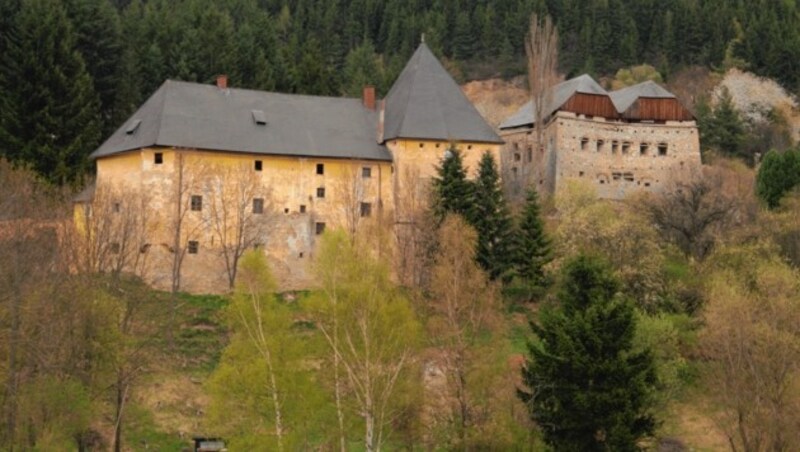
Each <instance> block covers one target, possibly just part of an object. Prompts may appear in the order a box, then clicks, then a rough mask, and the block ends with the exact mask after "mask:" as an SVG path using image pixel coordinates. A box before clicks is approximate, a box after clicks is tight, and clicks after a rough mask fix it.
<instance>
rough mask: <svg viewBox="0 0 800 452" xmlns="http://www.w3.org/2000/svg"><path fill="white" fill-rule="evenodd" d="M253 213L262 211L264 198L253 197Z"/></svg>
mask: <svg viewBox="0 0 800 452" xmlns="http://www.w3.org/2000/svg"><path fill="white" fill-rule="evenodd" d="M253 213H255V214H262V213H264V198H253Z"/></svg>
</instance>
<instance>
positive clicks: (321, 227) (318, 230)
mask: <svg viewBox="0 0 800 452" xmlns="http://www.w3.org/2000/svg"><path fill="white" fill-rule="evenodd" d="M315 228H316V233H317V235H320V234H322V233H323V232H325V223H317V224H316V225H315Z"/></svg>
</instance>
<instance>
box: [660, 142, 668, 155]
mask: <svg viewBox="0 0 800 452" xmlns="http://www.w3.org/2000/svg"><path fill="white" fill-rule="evenodd" d="M658 155H659V156H661V157H664V156H666V155H667V143H659V145H658Z"/></svg>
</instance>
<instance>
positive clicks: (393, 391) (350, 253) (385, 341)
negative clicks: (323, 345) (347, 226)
mask: <svg viewBox="0 0 800 452" xmlns="http://www.w3.org/2000/svg"><path fill="white" fill-rule="evenodd" d="M316 266H317V273H318V275H319V279H320V281H321V285H322V290H321V293H320V295H319V296H317V297H314V298H313V299H312V300H310V302H309V303H310V306H309V308H310V311H311V312H312V313H313V315H314V321H315V324H316V325H317V328H319V330H320V332H321V333H322V335H323V337H324V338H325V341H326V342H327V344H328V348H329V350H330V355H331V357H332V359H331V362H332V367H333V368H332V369H330V370H331V371H332V372H333V374H334V376H333V378H334V380H335V381H334V392H335V394H334V397H335V399H336V407H337V414H338V418H339V428H340V431H339V446H340V448H342V449H344V448H345V443H346V437H345V434H346V433H345V431H344V426H345V424H346V421H345V419H344V418H345V416H346V415H348V406H353V407H354V408H355V412H354V413H353V414H355V415H356V416H358V418H360V420H361V421H362V422H363V428H364V430H363V431H364V434H363V442H364V448H365V449H366V450H367V451H377V450H380V449H381V447H382V445H383V443H384V441H385V439H386V436H387V434H388V433H387V432H386V429H387V427H388V426H389V424H390V423H391V421H392V419H393V418H394V416H395V415H397V414H398V413H399V406H398V404H397V397H398V391H399V389H398V388H399V387H400V386H401V384H402V381H403V380H404V378H405V377H406V374H407V373H408V371H409V370H410V365H411V360H412V358H413V352H414V348H415V345H416V342H417V338H418V335H419V324H418V322H417V320H416V318H415V315H414V312H413V311H412V309H411V305H410V303H409V302H408V300H406V298H405V297H403V296H402V294H401V293H400V291H399V290H398V288H397V287H396V286H394V284H393V283H392V281H391V279H390V277H389V271H388V268H387V266H386V265H385V264H384V263H382V262H380V261H378V260H377V259H376V258H375V257H374V256H373V255H372V254H370V253H369V252H364V251H362V250H361V249H359V248H357V247H356V246H354V245H353V244H352V242H350V240H349V239H348V238H347V236H346V234H344V233H342V232H341V231H332V232H330V233H326V234H325V235H324V236H323V238H322V242H321V244H320V248H319V253H318V257H317V262H316ZM326 371H327V369H326Z"/></svg>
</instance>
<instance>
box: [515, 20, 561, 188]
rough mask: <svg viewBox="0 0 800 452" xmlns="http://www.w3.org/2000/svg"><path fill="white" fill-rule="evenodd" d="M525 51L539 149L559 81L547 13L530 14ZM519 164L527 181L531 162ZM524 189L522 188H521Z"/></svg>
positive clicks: (554, 31) (555, 43) (555, 39)
mask: <svg viewBox="0 0 800 452" xmlns="http://www.w3.org/2000/svg"><path fill="white" fill-rule="evenodd" d="M525 55H526V56H527V58H528V88H529V89H530V94H531V102H532V103H533V115H534V132H535V133H534V136H535V139H534V142H533V151H534V152H539V149H541V148H542V147H543V146H544V145H545V143H544V141H545V139H544V129H545V126H546V124H547V121H548V120H549V118H548V116H549V115H550V113H551V108H552V107H553V105H552V104H553V87H554V86H555V85H556V84H557V83H558V82H559V75H558V30H557V29H556V26H555V25H554V24H553V20H552V19H551V18H550V16H545V17H544V18H541V17H539V16H538V15H536V14H533V15H531V23H530V28H529V30H528V35H527V36H526V37H525ZM526 163H527V165H522V168H524V173H523V174H522V175H520V177H519V179H520V180H522V181H524V182H523V183H525V184H530V183H532V181H531V180H530V177H531V174H532V171H531V168H532V166H533V165H532V163H531V162H526ZM523 191H524V190H523Z"/></svg>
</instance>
